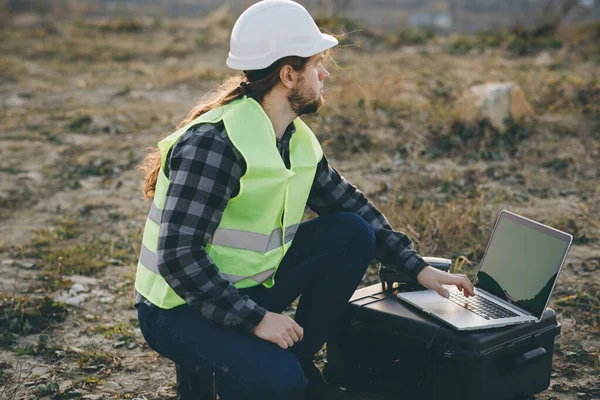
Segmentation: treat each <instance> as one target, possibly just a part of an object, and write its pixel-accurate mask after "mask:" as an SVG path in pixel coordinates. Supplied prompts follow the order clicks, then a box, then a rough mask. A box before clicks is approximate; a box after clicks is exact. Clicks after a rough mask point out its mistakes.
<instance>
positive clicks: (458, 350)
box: [350, 285, 560, 358]
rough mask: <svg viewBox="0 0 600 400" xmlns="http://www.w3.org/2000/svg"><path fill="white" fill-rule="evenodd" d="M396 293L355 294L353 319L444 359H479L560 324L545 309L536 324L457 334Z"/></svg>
mask: <svg viewBox="0 0 600 400" xmlns="http://www.w3.org/2000/svg"><path fill="white" fill-rule="evenodd" d="M398 292H399V290H397V289H396V290H393V291H392V290H387V291H383V290H382V288H381V285H373V286H369V287H366V288H363V289H360V290H357V291H356V292H355V293H354V296H352V298H351V299H350V308H351V309H352V312H353V313H354V316H355V319H358V321H360V322H361V323H363V324H366V325H368V326H381V327H383V328H385V329H386V330H388V331H389V330H392V331H394V332H396V333H397V334H398V335H399V336H403V337H406V338H409V339H410V340H412V341H414V342H416V343H421V344H425V345H427V347H434V348H435V349H436V350H439V351H441V352H443V353H444V355H445V356H446V357H459V356H464V357H469V358H471V357H482V356H486V355H488V354H490V353H492V352H494V351H498V350H501V349H504V348H507V347H510V346H512V345H514V344H515V343H518V342H520V341H522V340H528V339H530V338H532V337H535V336H538V335H542V334H552V335H557V334H558V333H559V332H560V324H559V323H558V322H557V321H556V314H555V313H554V311H553V310H552V309H546V311H545V312H544V316H543V318H542V320H541V321H540V322H538V323H526V324H519V325H512V326H507V327H502V328H490V329H484V330H476V331H458V330H455V329H454V328H452V327H451V326H449V325H446V324H444V323H443V322H441V321H438V320H437V319H435V318H433V317H431V316H429V315H427V314H425V313H424V312H422V311H420V310H418V309H416V308H414V307H412V306H410V305H408V304H406V303H403V302H402V301H401V300H400V299H398V298H397V297H396V294H397V293H398Z"/></svg>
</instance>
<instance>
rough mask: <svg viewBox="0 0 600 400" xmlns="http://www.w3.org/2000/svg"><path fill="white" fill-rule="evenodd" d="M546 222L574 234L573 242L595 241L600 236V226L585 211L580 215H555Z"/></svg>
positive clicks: (585, 242)
mask: <svg viewBox="0 0 600 400" xmlns="http://www.w3.org/2000/svg"><path fill="white" fill-rule="evenodd" d="M546 223H547V225H549V226H552V227H554V228H556V229H558V230H561V231H564V232H569V233H570V234H571V235H573V244H587V243H594V242H595V241H596V240H598V239H599V238H600V229H599V228H600V227H599V226H597V225H595V224H594V223H595V221H594V220H593V219H591V218H590V216H589V215H586V214H585V213H582V214H580V215H578V216H569V217H555V218H552V219H551V220H550V221H548V222H546Z"/></svg>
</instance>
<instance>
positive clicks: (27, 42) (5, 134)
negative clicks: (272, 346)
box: [0, 0, 600, 400]
mask: <svg viewBox="0 0 600 400" xmlns="http://www.w3.org/2000/svg"><path fill="white" fill-rule="evenodd" d="M301 3H302V4H303V5H304V6H306V7H307V8H308V9H309V10H310V11H311V13H312V15H313V16H314V17H315V19H316V21H317V23H318V25H319V26H320V27H321V28H322V29H323V30H325V31H327V32H330V33H333V34H336V35H339V38H340V42H341V45H340V46H338V47H337V48H336V50H335V51H334V53H333V56H332V59H331V60H329V61H328V65H327V68H328V70H329V72H330V73H331V76H330V77H329V78H327V80H326V82H325V94H324V96H325V98H326V100H327V104H326V105H325V107H324V108H323V109H322V110H320V111H319V113H318V114H316V115H313V116H308V117H306V118H304V119H305V121H306V122H307V123H308V124H309V125H310V126H311V128H312V129H313V131H314V132H315V133H316V134H317V136H318V137H319V139H320V141H321V144H322V146H323V149H324V151H325V153H326V155H327V156H328V158H329V160H330V162H331V164H333V165H334V166H335V167H336V168H337V169H338V170H340V172H341V173H342V175H344V176H345V177H346V178H347V179H349V180H350V181H351V182H353V183H354V184H356V185H357V186H358V187H359V188H360V189H361V190H362V191H363V192H364V193H365V194H366V195H367V196H368V197H369V199H371V201H372V202H374V203H375V204H376V205H377V206H378V207H379V208H380V209H381V210H382V211H383V212H384V213H385V214H386V216H387V217H388V219H389V220H390V222H391V223H392V225H393V226H394V228H395V229H397V230H401V231H403V232H406V233H407V234H408V235H409V236H410V237H411V238H412V239H413V241H414V243H415V246H416V247H417V249H418V250H419V252H420V253H421V254H423V255H431V256H441V257H448V258H452V259H453V260H455V262H454V265H453V272H460V273H466V274H467V275H469V276H470V277H471V278H472V277H473V273H474V271H475V270H476V268H477V266H478V262H479V260H480V259H481V256H482V254H483V251H484V249H485V244H486V243H487V240H488V238H489V234H490V232H491V228H492V226H493V223H494V221H495V219H496V217H497V215H498V213H499V212H500V210H502V209H508V210H511V211H514V212H517V213H520V214H522V215H525V216H527V217H529V218H532V219H536V220H539V221H541V222H544V223H547V224H549V225H551V226H553V227H555V228H558V229H561V230H564V231H567V232H569V233H571V234H572V235H573V236H574V245H573V247H572V249H571V251H570V253H569V256H568V258H567V262H566V264H565V266H564V269H563V271H562V273H561V275H560V276H559V279H558V283H557V287H556V289H555V292H554V295H553V300H552V303H551V306H552V307H553V308H554V309H555V310H556V311H557V313H558V316H559V320H560V321H561V323H562V334H561V335H560V336H559V337H558V338H557V343H556V346H555V357H554V368H553V372H552V381H551V385H550V388H549V389H548V390H547V391H545V392H544V393H542V394H540V395H539V396H538V398H539V399H560V400H563V399H597V398H600V383H599V381H598V379H597V377H598V376H599V374H600V350H599V349H600V312H599V307H600V299H599V292H600V274H599V273H598V271H599V269H600V217H599V215H600V162H599V160H600V66H599V62H600V22H599V21H600V4H599V3H600V2H599V1H597V0H596V1H594V0H572V1H568V0H564V1H560V0H510V1H491V0H454V1H441V0H439V1H436V0H429V1H423V0H421V1H415V0H405V1H395V2H392V1H385V0H378V1H370V2H360V1H358V0H330V1H324V0H323V1H318V0H313V1H304V2H301ZM251 4H252V2H249V1H228V2H224V3H223V2H218V1H212V0H211V1H201V0H197V1H192V0H172V1H166V0H156V1H149V0H148V1H145V0H135V1H134V0H131V1H114V0H111V1H109V0H105V1H104V0H87V1H86V0H46V1H42V0H0V93H1V98H0V99H1V100H0V101H1V105H2V106H1V107H0V124H1V125H0V221H1V223H0V273H1V275H2V277H3V278H2V280H1V281H0V398H3V399H4V398H8V399H25V398H28V399H37V398H44V399H65V398H75V397H83V398H87V399H101V398H109V397H113V398H129V399H134V398H137V399H173V398H174V396H175V392H174V388H173V384H174V380H175V377H174V368H173V366H172V364H171V363H170V362H169V361H168V360H166V359H164V358H162V357H160V356H157V355H156V354H155V353H153V352H152V351H150V350H149V349H148V348H147V346H146V345H145V342H144V340H143V338H142V337H141V334H140V331H139V327H138V325H137V318H136V312H135V310H134V309H133V308H132V307H131V304H132V300H133V297H132V293H133V282H134V278H135V266H136V263H137V256H138V252H139V247H140V243H141V234H142V229H143V224H144V221H145V218H146V214H147V212H148V209H149V203H148V201H146V200H143V199H142V197H141V192H140V185H141V177H140V175H139V174H138V172H137V171H136V166H137V165H139V163H140V162H141V160H142V159H143V157H144V155H145V151H146V149H147V148H149V147H153V146H156V143H157V142H158V141H159V140H160V139H161V138H162V137H164V136H165V135H167V134H169V133H171V132H172V131H173V130H174V129H175V126H176V125H177V124H178V123H179V122H180V121H181V120H182V119H183V118H184V116H185V115H186V114H187V112H188V110H189V109H190V108H191V107H193V106H194V105H195V104H196V103H197V102H199V101H200V100H201V99H202V97H203V96H205V95H206V94H207V93H208V92H209V91H210V90H211V89H212V88H214V87H215V85H217V84H218V83H219V82H220V81H221V80H222V79H224V78H225V77H226V76H227V75H230V74H232V73H234V72H233V71H230V70H228V69H227V68H226V67H225V59H226V56H227V52H228V47H229V35H230V32H231V28H232V27H233V24H234V22H235V20H236V18H237V17H238V16H239V15H240V13H241V12H242V11H243V10H244V9H245V8H246V7H248V6H249V5H251ZM312 216H313V215H312V214H310V213H307V215H306V217H307V218H310V217H312ZM377 267H378V264H377V262H376V261H375V260H374V261H373V263H372V265H371V266H370V268H369V270H368V272H367V274H366V275H365V277H364V280H363V282H362V283H361V286H365V285H370V284H375V283H377V282H378V278H377ZM286 313H288V314H290V315H293V313H294V307H290V309H289V310H287V311H286ZM324 353H325V352H322V354H320V357H321V358H322V357H323V356H324ZM217 387H218V385H217ZM364 396H365V397H364V398H365V399H376V398H377V397H375V396H370V395H369V394H365V395H364Z"/></svg>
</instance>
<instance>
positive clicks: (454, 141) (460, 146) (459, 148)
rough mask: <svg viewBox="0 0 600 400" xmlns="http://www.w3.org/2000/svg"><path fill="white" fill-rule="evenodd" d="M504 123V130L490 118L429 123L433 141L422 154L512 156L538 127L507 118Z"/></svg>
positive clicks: (483, 157)
mask: <svg viewBox="0 0 600 400" xmlns="http://www.w3.org/2000/svg"><path fill="white" fill-rule="evenodd" d="M505 123H506V125H507V128H506V129H505V130H504V131H498V130H497V129H495V128H494V127H492V126H491V125H490V123H489V122H488V121H487V120H481V121H479V123H477V124H475V125H471V124H465V123H462V122H457V121H454V122H452V123H451V124H450V126H449V128H446V127H445V126H444V125H438V126H430V128H429V131H430V133H431V141H430V144H429V145H428V146H427V147H426V149H425V150H424V151H423V153H422V155H423V156H425V157H427V158H430V159H432V158H440V157H448V156H455V155H459V156H461V157H462V158H465V157H467V158H470V159H474V160H486V161H496V160H503V159H505V158H506V157H507V156H511V157H512V156H513V155H515V154H516V153H517V151H518V149H519V147H520V145H521V143H522V142H524V141H525V140H527V139H528V138H529V137H530V136H531V134H532V132H533V131H534V130H535V122H532V123H531V124H517V123H516V122H515V121H513V120H512V119H511V118H508V119H506V121H505Z"/></svg>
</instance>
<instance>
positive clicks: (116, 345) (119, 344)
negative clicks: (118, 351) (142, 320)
mask: <svg viewBox="0 0 600 400" xmlns="http://www.w3.org/2000/svg"><path fill="white" fill-rule="evenodd" d="M125 343H127V342H125V341H123V340H121V341H118V342H115V343H114V344H113V347H115V348H117V347H121V346H123V345H124V344H125Z"/></svg>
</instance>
